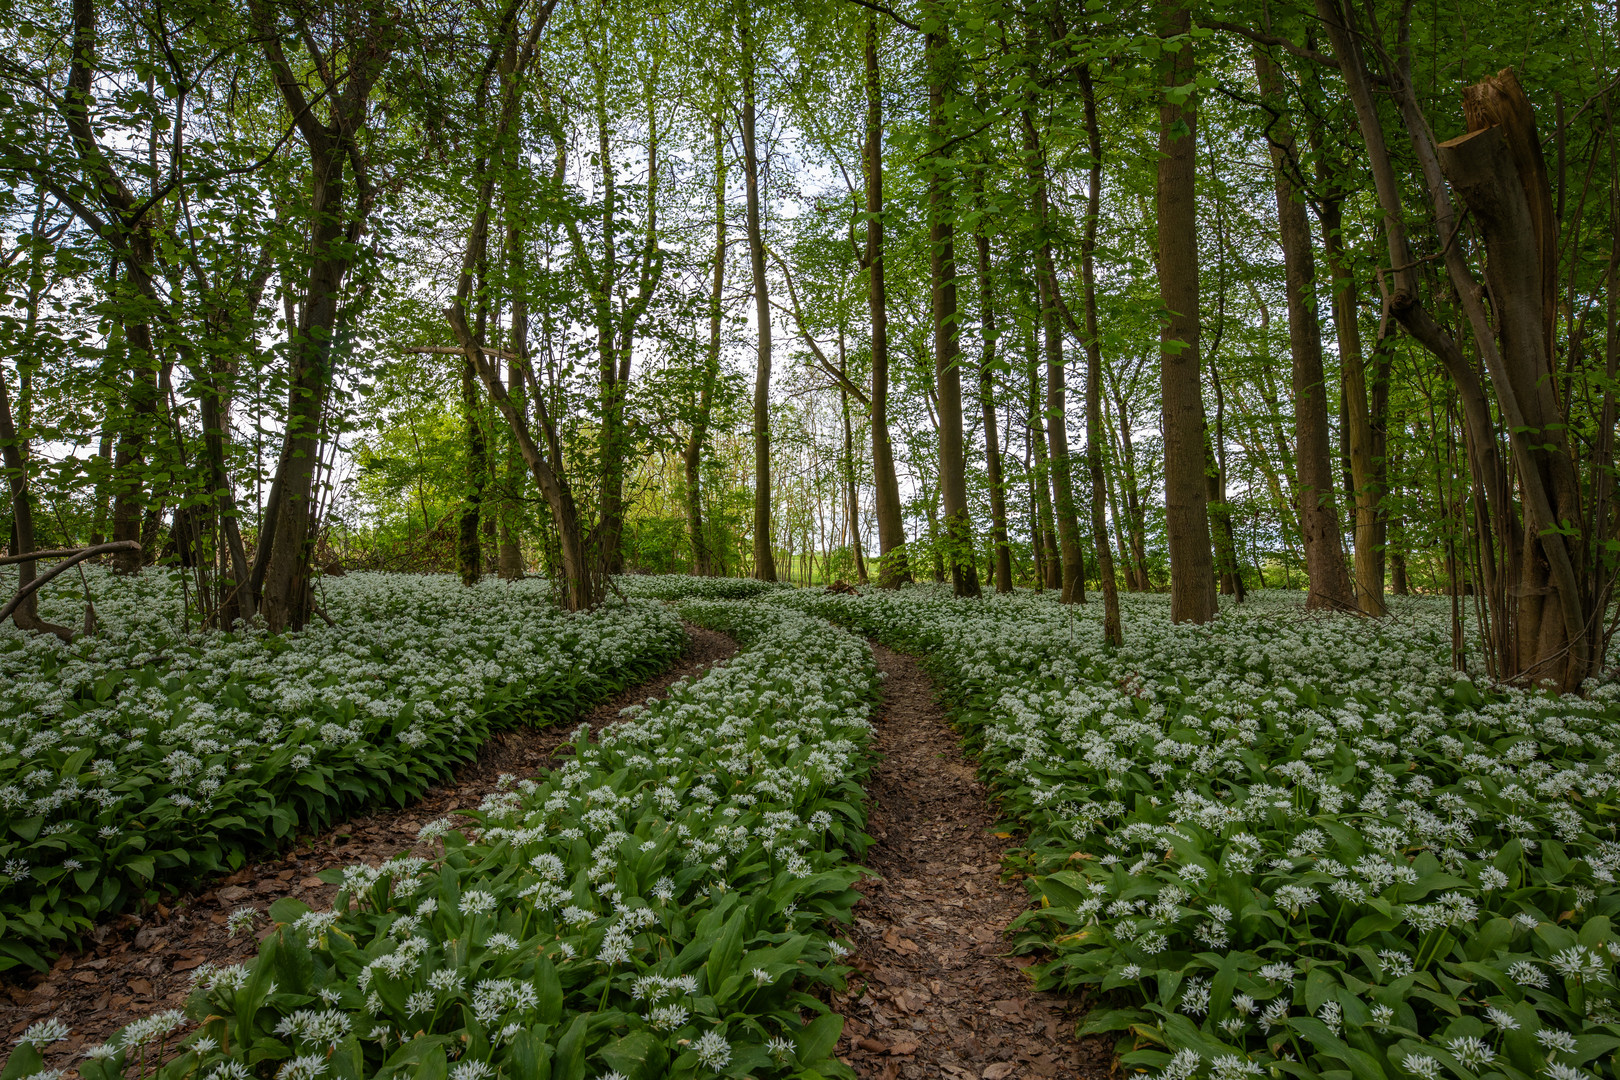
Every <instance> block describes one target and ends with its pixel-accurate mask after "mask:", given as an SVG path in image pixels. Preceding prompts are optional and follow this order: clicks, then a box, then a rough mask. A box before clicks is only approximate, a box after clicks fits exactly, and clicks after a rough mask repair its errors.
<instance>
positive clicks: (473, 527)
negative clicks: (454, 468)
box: [456, 314, 493, 585]
mask: <svg viewBox="0 0 1620 1080" xmlns="http://www.w3.org/2000/svg"><path fill="white" fill-rule="evenodd" d="M483 322H484V319H483V316H482V314H480V315H479V318H478V323H479V325H478V328H477V329H476V330H475V331H474V336H475V337H476V338H477V339H478V344H479V345H480V346H482V345H483V340H482V339H483V336H484V333H483ZM461 420H462V423H463V424H464V425H466V437H467V477H466V480H467V489H466V493H465V494H464V495H463V496H462V500H461V508H460V512H459V513H458V514H457V520H456V569H457V570H458V571H459V572H460V574H461V583H462V584H463V585H475V584H477V583H478V579H479V577H481V576H482V575H483V572H484V555H483V548H482V545H481V544H480V543H479V539H478V523H479V514H480V512H481V510H482V506H483V502H484V482H485V478H486V476H487V474H488V472H489V461H488V452H487V449H486V447H485V446H484V429H483V425H482V424H481V423H480V422H479V416H478V373H477V372H476V371H474V370H473V365H472V361H471V360H468V359H467V358H466V357H462V360H461ZM491 520H493V519H491Z"/></svg>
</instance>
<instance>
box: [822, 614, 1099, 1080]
mask: <svg viewBox="0 0 1620 1080" xmlns="http://www.w3.org/2000/svg"><path fill="white" fill-rule="evenodd" d="M872 651H873V653H874V655H875V656H876V658H877V664H878V669H879V670H880V671H882V672H884V673H885V675H886V677H887V678H886V681H885V682H884V685H883V706H882V710H881V711H880V713H879V714H878V717H877V720H876V729H877V743H876V749H877V750H878V751H879V752H881V753H882V754H884V755H885V758H884V760H883V761H882V762H881V763H880V764H879V765H878V767H877V769H876V770H875V771H874V772H873V774H872V776H871V778H870V780H868V782H867V793H868V796H869V798H870V800H871V802H870V818H869V821H868V824H867V831H868V832H870V833H871V834H872V835H873V836H874V837H876V838H877V843H876V844H874V845H873V846H872V848H871V849H870V850H869V851H868V852H867V855H866V860H865V861H866V863H867V865H868V866H870V867H871V868H872V870H874V871H875V872H876V873H878V874H881V875H882V876H881V877H880V878H874V879H868V880H867V881H864V882H862V883H861V884H860V885H858V886H857V888H859V889H860V890H861V892H862V893H863V894H864V899H863V900H862V901H861V902H860V904H859V905H858V906H857V907H856V908H855V925H854V927H853V930H852V933H851V938H852V940H853V941H854V942H855V945H856V951H855V954H854V955H853V956H852V957H851V958H850V962H852V963H853V964H854V965H855V966H856V967H857V968H858V969H859V970H858V972H857V973H856V974H855V975H852V976H851V979H850V990H849V993H848V994H842V995H834V997H833V1005H834V1007H835V1008H837V1009H838V1010H839V1011H840V1012H842V1013H843V1014H844V1016H845V1017H846V1021H845V1025H844V1036H843V1039H842V1040H841V1041H840V1043H839V1050H838V1053H839V1055H840V1056H841V1057H843V1058H844V1059H845V1060H846V1061H847V1062H849V1063H850V1064H851V1065H853V1066H854V1068H855V1069H856V1071H857V1072H858V1073H860V1074H861V1075H862V1076H863V1077H873V1078H881V1080H897V1078H900V1077H904V1078H906V1080H914V1078H918V1077H952V1078H960V1080H968V1078H971V1080H1005V1078H1007V1077H1065V1078H1078V1077H1086V1078H1088V1080H1089V1078H1094V1077H1103V1076H1106V1075H1107V1073H1108V1067H1109V1062H1110V1058H1111V1057H1112V1054H1111V1047H1109V1046H1108V1045H1107V1043H1106V1041H1103V1040H1088V1041H1087V1042H1085V1043H1081V1042H1078V1041H1076V1040H1075V1038H1074V1027H1075V1024H1074V1021H1075V1016H1074V1015H1073V1013H1072V1003H1071V1002H1069V1001H1068V1000H1067V999H1065V998H1063V997H1062V996H1060V995H1056V994H1046V993H1039V994H1038V993H1034V992H1032V990H1031V983H1030V980H1029V978H1028V977H1027V976H1026V975H1025V974H1024V971H1023V968H1024V967H1025V966H1027V964H1028V963H1029V961H1028V960H1027V959H1024V958H1022V957H1008V956H1005V955H1003V954H1005V953H1006V952H1007V949H1008V946H1007V943H1006V942H1005V941H1004V939H1003V931H1004V930H1005V928H1006V926H1007V924H1008V923H1009V922H1011V921H1012V919H1013V918H1014V917H1015V916H1017V915H1018V913H1019V912H1021V911H1023V910H1024V909H1025V908H1026V907H1028V897H1027V895H1026V894H1025V891H1024V890H1023V888H1021V887H1020V886H1019V885H1018V884H1016V883H1009V882H1004V881H1002V880H1001V857H1002V852H1003V848H1002V845H1001V844H1000V843H998V841H997V840H996V838H995V837H993V836H992V835H991V834H990V830H991V828H992V827H993V826H994V824H995V816H994V814H993V813H992V812H991V810H990V808H989V806H988V805H987V804H986V801H985V790H984V787H983V785H981V784H980V783H979V782H978V781H977V780H976V779H975V770H974V767H973V765H972V763H971V762H969V761H968V760H967V759H966V758H965V757H964V756H963V753H962V749H961V746H960V744H959V742H958V740H957V737H956V735H955V733H954V732H952V731H951V729H950V726H949V725H948V724H947V723H946V720H945V710H944V709H943V707H941V705H940V704H939V702H938V701H937V700H936V699H935V697H934V692H933V684H932V683H931V682H930V680H929V678H928V676H927V675H925V674H924V673H923V671H922V668H921V667H920V666H919V665H918V663H917V661H916V660H915V659H913V658H912V657H910V656H907V655H905V654H904V653H897V652H894V651H892V650H890V649H886V648H884V647H883V646H881V645H877V644H874V645H873V646H872Z"/></svg>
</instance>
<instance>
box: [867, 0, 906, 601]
mask: <svg viewBox="0 0 1620 1080" xmlns="http://www.w3.org/2000/svg"><path fill="white" fill-rule="evenodd" d="M865 53H866V57H865V63H866V80H865V81H866V146H865V150H864V153H863V155H862V158H863V161H862V164H863V166H864V168H865V173H866V177H865V179H866V249H865V251H864V252H863V253H862V256H861V261H862V263H863V264H864V265H865V267H866V272H867V305H868V308H869V309H870V312H871V319H872V486H873V499H872V501H873V511H874V513H875V515H876V517H877V528H878V587H879V588H884V589H893V588H897V587H898V586H900V585H901V584H902V583H904V582H907V581H910V580H911V567H910V565H909V562H908V559H907V557H906V532H905V523H904V521H903V520H902V519H901V516H900V478H899V475H898V474H897V473H896V472H895V467H894V446H893V443H892V442H891V441H890V439H889V314H888V294H887V290H886V283H885V281H884V266H885V262H884V252H883V97H882V86H881V82H880V80H881V77H882V73H881V71H880V69H879V67H878V55H877V16H876V15H869V16H868V17H867V20H866V48H865Z"/></svg>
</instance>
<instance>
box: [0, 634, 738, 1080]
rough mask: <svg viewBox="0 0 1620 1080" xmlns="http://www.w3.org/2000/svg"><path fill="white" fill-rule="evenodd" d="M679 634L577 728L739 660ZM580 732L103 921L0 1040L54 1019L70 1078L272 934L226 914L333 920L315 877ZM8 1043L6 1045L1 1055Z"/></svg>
mask: <svg viewBox="0 0 1620 1080" xmlns="http://www.w3.org/2000/svg"><path fill="white" fill-rule="evenodd" d="M686 632H687V635H688V639H689V640H688V644H687V647H686V651H685V652H683V653H682V654H681V656H680V657H679V659H677V660H676V662H675V664H674V665H673V666H672V667H670V668H669V669H668V670H666V671H665V672H664V673H663V674H661V675H658V676H656V677H655V678H653V679H650V680H648V681H647V682H644V683H642V684H640V685H639V686H633V687H631V688H630V689H628V690H625V691H623V692H622V693H620V694H617V695H615V696H614V697H613V698H611V699H610V700H608V701H605V702H603V703H602V704H600V705H598V706H596V707H595V708H594V709H592V710H591V711H590V712H589V713H588V714H587V715H586V716H585V718H584V719H585V722H588V723H589V724H590V725H591V726H592V728H593V729H594V728H599V727H601V726H603V725H604V724H609V723H612V722H614V721H616V720H618V719H619V710H620V709H622V708H624V707H625V706H626V705H629V704H632V703H634V702H640V701H645V700H646V699H647V698H650V697H661V696H663V694H664V693H665V691H667V690H668V689H669V687H670V685H671V684H672V683H674V682H675V681H676V680H678V679H681V678H684V677H687V676H691V677H693V678H696V677H698V676H699V675H701V674H702V673H703V672H705V671H707V670H708V668H709V667H710V666H711V665H713V664H715V663H716V662H718V661H721V660H725V659H727V658H728V657H731V656H733V655H735V653H736V652H737V643H736V642H735V641H733V640H732V639H731V638H729V637H727V636H726V635H724V634H719V633H716V632H714V631H712V630H705V629H703V628H701V627H697V626H691V625H688V626H687V628H686ZM576 727H578V724H573V723H571V724H555V725H552V726H551V727H547V728H540V729H530V728H524V729H519V730H515V731H507V732H502V733H500V734H498V735H496V736H494V737H493V738H491V739H490V740H489V741H488V742H486V743H485V744H484V746H483V749H482V750H481V751H480V752H479V755H478V760H477V761H472V762H468V763H467V764H466V765H465V766H464V767H462V768H461V769H460V770H459V771H458V772H457V775H456V779H455V783H454V784H451V785H449V786H446V787H440V788H434V789H432V790H431V791H429V792H428V793H427V795H426V796H424V797H423V798H422V799H420V800H419V801H417V802H414V803H412V804H410V805H409V806H405V807H399V808H393V809H387V810H382V811H379V812H377V813H374V814H367V815H364V816H360V817H356V818H353V819H352V820H350V821H348V822H345V823H343V824H341V825H337V826H334V827H333V828H331V829H329V830H327V831H326V832H325V833H323V834H321V835H320V836H317V837H314V838H313V839H310V840H302V841H300V842H299V843H298V844H297V845H295V846H294V847H293V848H291V849H290V850H288V851H286V852H284V853H283V854H282V855H280V856H279V857H276V858H270V859H266V860H264V861H262V862H256V863H250V864H248V865H247V866H244V867H243V868H242V869H240V870H238V871H237V872H236V873H234V874H232V875H230V876H229V877H227V878H223V879H220V880H218V881H215V882H213V883H212V884H211V885H209V886H208V887H207V888H205V889H202V890H200V891H198V892H195V893H189V894H187V895H185V896H183V897H181V898H180V899H179V900H178V901H177V902H176V903H175V904H174V906H173V907H172V908H170V907H166V906H159V907H157V908H155V909H153V910H151V911H148V912H146V913H144V914H143V915H140V916H135V915H124V916H121V917H119V918H117V919H114V920H111V921H110V922H108V923H106V924H104V925H102V926H100V927H98V928H97V936H98V938H99V940H98V941H95V942H93V943H91V944H90V947H89V948H88V949H87V950H86V951H85V952H83V953H81V954H79V955H78V956H63V957H61V958H60V959H59V960H57V962H56V964H55V966H54V967H52V968H51V970H50V972H49V973H48V974H45V975H36V976H34V977H32V978H31V979H30V980H29V981H28V982H26V983H23V984H21V985H18V984H11V983H5V984H0V1032H9V1033H10V1036H11V1039H14V1038H16V1037H17V1036H18V1035H21V1034H22V1033H23V1030H24V1029H25V1028H27V1027H28V1025H29V1024H31V1023H33V1022H34V1021H36V1020H44V1019H47V1018H49V1017H52V1016H56V1017H60V1018H61V1019H62V1020H63V1022H65V1023H66V1024H67V1025H68V1026H69V1027H70V1028H71V1029H72V1031H73V1034H72V1035H71V1036H70V1037H69V1038H68V1039H66V1040H65V1041H63V1042H59V1043H56V1044H55V1045H53V1046H51V1047H49V1048H48V1049H47V1050H46V1053H45V1059H46V1064H47V1065H49V1066H51V1067H54V1068H59V1069H66V1068H69V1067H71V1066H72V1064H73V1063H74V1062H76V1061H77V1060H78V1058H79V1055H80V1054H81V1053H82V1052H83V1051H84V1050H85V1049H87V1048H89V1047H91V1046H95V1045H97V1044H98V1043H102V1042H105V1041H106V1040H107V1039H108V1038H110V1037H111V1036H112V1035H113V1034H114V1033H116V1032H117V1031H118V1029H119V1028H121V1027H123V1026H124V1025H125V1024H128V1023H129V1022H130V1021H132V1020H137V1019H139V1018H140V1017H142V1016H146V1015H149V1014H151V1013H154V1012H157V1011H159V1010H162V1009H178V1008H181V1007H183V1006H184V1005H185V1002H186V997H187V996H188V995H189V994H190V991H191V977H190V975H189V974H188V972H190V971H192V970H193V969H194V968H197V967H200V966H201V965H203V964H205V963H210V964H216V965H220V966H223V965H226V964H239V963H241V962H242V961H244V960H248V959H251V958H252V957H253V955H254V953H256V952H257V951H258V947H259V936H260V935H263V934H265V933H268V932H269V927H268V921H267V920H265V919H260V920H259V923H258V927H257V930H258V934H252V933H240V934H237V936H236V937H235V938H232V937H230V936H229V935H228V933H227V932H226V918H227V916H229V915H230V913H231V912H233V911H235V910H236V909H237V908H239V907H244V906H245V907H252V908H257V909H258V910H259V911H261V912H263V911H267V910H268V909H269V907H270V904H271V903H272V902H274V901H276V900H279V899H280V898H281V897H283V896H294V897H297V898H298V899H300V900H302V901H304V903H306V904H308V905H310V907H312V908H314V909H315V910H317V911H320V910H325V909H327V908H330V907H331V906H332V898H333V897H334V896H336V895H337V888H336V886H333V885H328V884H326V883H325V882H324V881H322V880H321V879H320V878H318V877H316V876H315V875H317V874H319V873H320V872H321V871H322V870H325V869H327V868H329V867H334V866H340V867H341V866H350V865H353V864H354V863H361V862H364V863H372V864H376V863H380V862H382V861H383V860H385V859H388V858H390V857H392V856H393V855H396V854H398V853H399V852H401V851H405V850H408V849H411V848H413V847H415V846H416V835H417V831H418V830H419V829H421V827H422V826H423V825H425V824H426V823H427V822H429V821H432V820H433V819H434V818H439V817H443V816H445V815H447V814H451V813H454V812H455V811H457V810H460V809H466V808H471V807H476V806H477V805H478V804H479V803H480V802H482V801H483V798H484V796H485V795H488V794H489V793H490V792H492V791H495V790H496V782H497V781H498V779H499V778H500V776H501V774H503V773H510V774H512V775H513V776H516V777H518V778H519V779H522V778H524V777H528V776H533V775H534V774H535V773H536V772H537V771H539V770H540V769H543V768H549V767H550V766H551V765H553V764H554V763H555V762H554V755H555V754H556V751H557V748H558V747H559V746H562V745H564V744H566V743H567V742H568V741H569V736H570V735H571V734H572V733H573V731H574V729H575V728H576ZM11 1039H6V1040H5V1043H6V1045H7V1047H8V1048H9V1043H10V1041H11Z"/></svg>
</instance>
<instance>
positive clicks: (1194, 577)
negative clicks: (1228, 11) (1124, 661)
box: [1156, 0, 1215, 623]
mask: <svg viewBox="0 0 1620 1080" xmlns="http://www.w3.org/2000/svg"><path fill="white" fill-rule="evenodd" d="M1159 14H1160V36H1161V38H1162V40H1163V42H1164V49H1165V52H1166V54H1167V55H1166V57H1165V58H1164V59H1163V60H1161V62H1160V63H1161V67H1162V69H1163V85H1164V98H1163V102H1162V104H1160V106H1159V178H1158V195H1157V200H1156V210H1157V213H1158V232H1159V243H1158V270H1159V290H1160V298H1161V301H1162V303H1163V305H1164V312H1163V315H1162V316H1161V318H1162V319H1163V322H1162V324H1161V330H1160V341H1161V342H1162V346H1163V350H1162V353H1161V356H1160V364H1159V372H1160V375H1159V385H1160V393H1161V396H1162V398H1163V403H1164V507H1165V529H1166V532H1167V533H1168V535H1169V541H1170V618H1171V620H1172V621H1173V622H1195V623H1202V622H1208V621H1209V620H1210V619H1213V618H1214V617H1215V567H1214V557H1213V549H1212V548H1211V546H1210V538H1209V509H1208V505H1207V503H1206V502H1205V493H1204V396H1203V387H1202V385H1201V383H1200V380H1199V364H1198V220H1197V214H1198V208H1197V204H1196V202H1195V195H1196V192H1195V190H1194V176H1195V174H1196V167H1197V164H1196V163H1197V151H1198V141H1197V131H1198V123H1197V115H1198V114H1197V100H1198V99H1197V87H1196V83H1195V82H1194V78H1195V75H1196V64H1195V59H1194V56H1193V39H1192V37H1191V36H1190V31H1191V29H1192V17H1191V13H1190V11H1189V9H1188V8H1187V6H1186V5H1185V4H1184V3H1183V2H1181V0H1164V2H1163V4H1162V5H1161V7H1160V9H1159Z"/></svg>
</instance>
